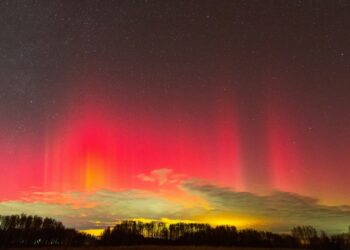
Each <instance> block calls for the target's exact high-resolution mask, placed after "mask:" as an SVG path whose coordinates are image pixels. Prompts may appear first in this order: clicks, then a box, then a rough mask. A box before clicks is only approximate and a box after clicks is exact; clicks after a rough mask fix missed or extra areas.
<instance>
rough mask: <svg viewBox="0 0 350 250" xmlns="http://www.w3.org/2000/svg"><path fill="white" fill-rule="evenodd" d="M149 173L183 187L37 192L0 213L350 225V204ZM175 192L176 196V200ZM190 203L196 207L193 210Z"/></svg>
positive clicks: (102, 220)
mask: <svg viewBox="0 0 350 250" xmlns="http://www.w3.org/2000/svg"><path fill="white" fill-rule="evenodd" d="M150 175H151V177H152V178H154V179H155V182H157V183H159V185H165V183H171V181H173V180H177V181H178V183H181V184H180V185H175V186H170V187H171V190H172V192H173V193H169V194H168V193H165V194H166V195H164V193H162V192H163V191H164V190H163V191H162V190H157V191H146V190H138V189H135V190H133V189H129V190H122V191H110V190H99V191H97V192H94V193H85V192H63V193H59V192H37V191H34V192H32V193H31V194H27V195H26V196H25V197H22V198H21V199H19V200H13V201H3V202H0V214H20V213H26V214H37V215H40V216H49V217H53V218H56V219H58V220H61V221H62V222H63V223H64V224H65V225H67V226H72V227H76V228H78V229H94V228H101V227H106V226H113V225H114V224H115V223H117V222H118V221H120V220H125V219H134V218H148V219H154V220H158V219H162V218H169V219H173V220H191V221H197V222H203V223H212V224H234V225H237V226H238V227H240V228H245V227H254V228H257V229H262V230H271V231H274V232H289V231H290V229H291V228H292V227H293V226H296V225H312V226H315V227H316V228H318V229H322V230H325V231H326V232H330V233H339V232H343V231H345V230H346V229H347V228H348V226H349V224H350V206H328V205H324V204H320V203H319V201H318V200H317V199H314V198H311V197H306V196H302V195H298V194H294V193H287V192H280V191H276V192H273V193H271V194H269V195H257V194H254V193H250V192H237V191H235V190H232V189H229V188H224V187H220V186H216V185H213V184H210V183H205V182H203V181H200V180H182V181H180V180H181V177H177V176H176V175H175V174H173V173H172V171H168V170H164V169H163V170H161V171H160V170H157V171H155V172H154V171H152V172H151V173H150ZM174 176H175V177H174ZM171 194H175V198H174V195H171ZM200 200H204V201H205V204H204V203H201V202H199V201H200ZM181 201H184V202H181ZM191 202H192V203H191ZM187 203H191V204H190V206H188V204H187Z"/></svg>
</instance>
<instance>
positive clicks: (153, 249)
mask: <svg viewBox="0 0 350 250" xmlns="http://www.w3.org/2000/svg"><path fill="white" fill-rule="evenodd" d="M44 249H45V250H68V249H69V250H215V249H219V250H220V249H221V250H226V249H227V250H287V249H289V250H290V249H291V248H254V247H213V246H118V247H69V248H67V247H42V248H11V249H9V250H44Z"/></svg>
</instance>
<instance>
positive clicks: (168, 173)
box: [137, 168, 186, 186]
mask: <svg viewBox="0 0 350 250" xmlns="http://www.w3.org/2000/svg"><path fill="white" fill-rule="evenodd" d="M185 177H186V176H185V175H183V174H174V173H173V170H172V169H169V168H160V169H154V170H152V171H151V172H150V173H149V174H144V173H142V174H139V175H138V176H137V178H139V179H140V180H142V181H145V182H156V183H158V185H160V186H162V185H164V184H178V183H180V182H181V180H182V179H183V178H185Z"/></svg>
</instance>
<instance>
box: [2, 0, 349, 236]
mask: <svg viewBox="0 0 350 250" xmlns="http://www.w3.org/2000/svg"><path fill="white" fill-rule="evenodd" d="M349 13H350V2H348V1H341V0H336V1H297V0H296V1H224V0H221V1H214V0H212V1H205V0H203V1H190V0H188V1H170V0H169V1H167V0H166V1H161V0H159V1H151V0H149V1H147V0H144V1H132V0H130V1H68V0H67V1H54V0H49V1H45V0H42V1H34V0H33V1H32V0H28V1H17V0H3V1H1V2H0V213H2V214H6V213H13V212H17V213H22V212H26V213H36V214H39V215H45V216H46V215H47V216H52V217H55V218H59V219H61V220H63V222H64V223H66V224H68V225H72V226H75V227H77V228H79V229H94V228H102V227H103V226H105V225H109V224H113V223H115V222H116V221H118V220H121V219H128V218H142V219H163V220H173V221H179V220H188V221H199V222H208V223H211V224H214V225H215V224H235V225H237V226H242V227H246V226H254V227H256V228H264V229H269V230H273V231H288V230H289V229H290V228H291V227H292V226H293V225H299V224H301V223H306V222H307V224H311V225H314V226H317V227H319V228H323V229H325V230H327V231H330V232H335V231H337V232H339V231H345V230H347V226H348V224H349V223H350V222H349V221H350V197H349V191H350V187H349V179H350V151H349V150H350V113H349V108H350V82H349V80H350V32H349V27H350V15H349ZM106 204H108V206H106ZM126 211H127V213H126ZM286 218H288V222H286ZM286 223H288V224H286Z"/></svg>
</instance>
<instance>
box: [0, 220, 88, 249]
mask: <svg viewBox="0 0 350 250" xmlns="http://www.w3.org/2000/svg"><path fill="white" fill-rule="evenodd" d="M93 241H94V238H93V237H92V236H90V235H87V234H82V233H80V232H78V231H77V230H75V229H72V228H66V227H65V226H64V225H63V224H62V223H61V222H59V221H56V220H54V219H52V218H42V217H40V216H31V215H25V214H21V215H9V216H1V215H0V247H32V246H67V245H71V246H81V245H84V244H89V243H91V242H93Z"/></svg>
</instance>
